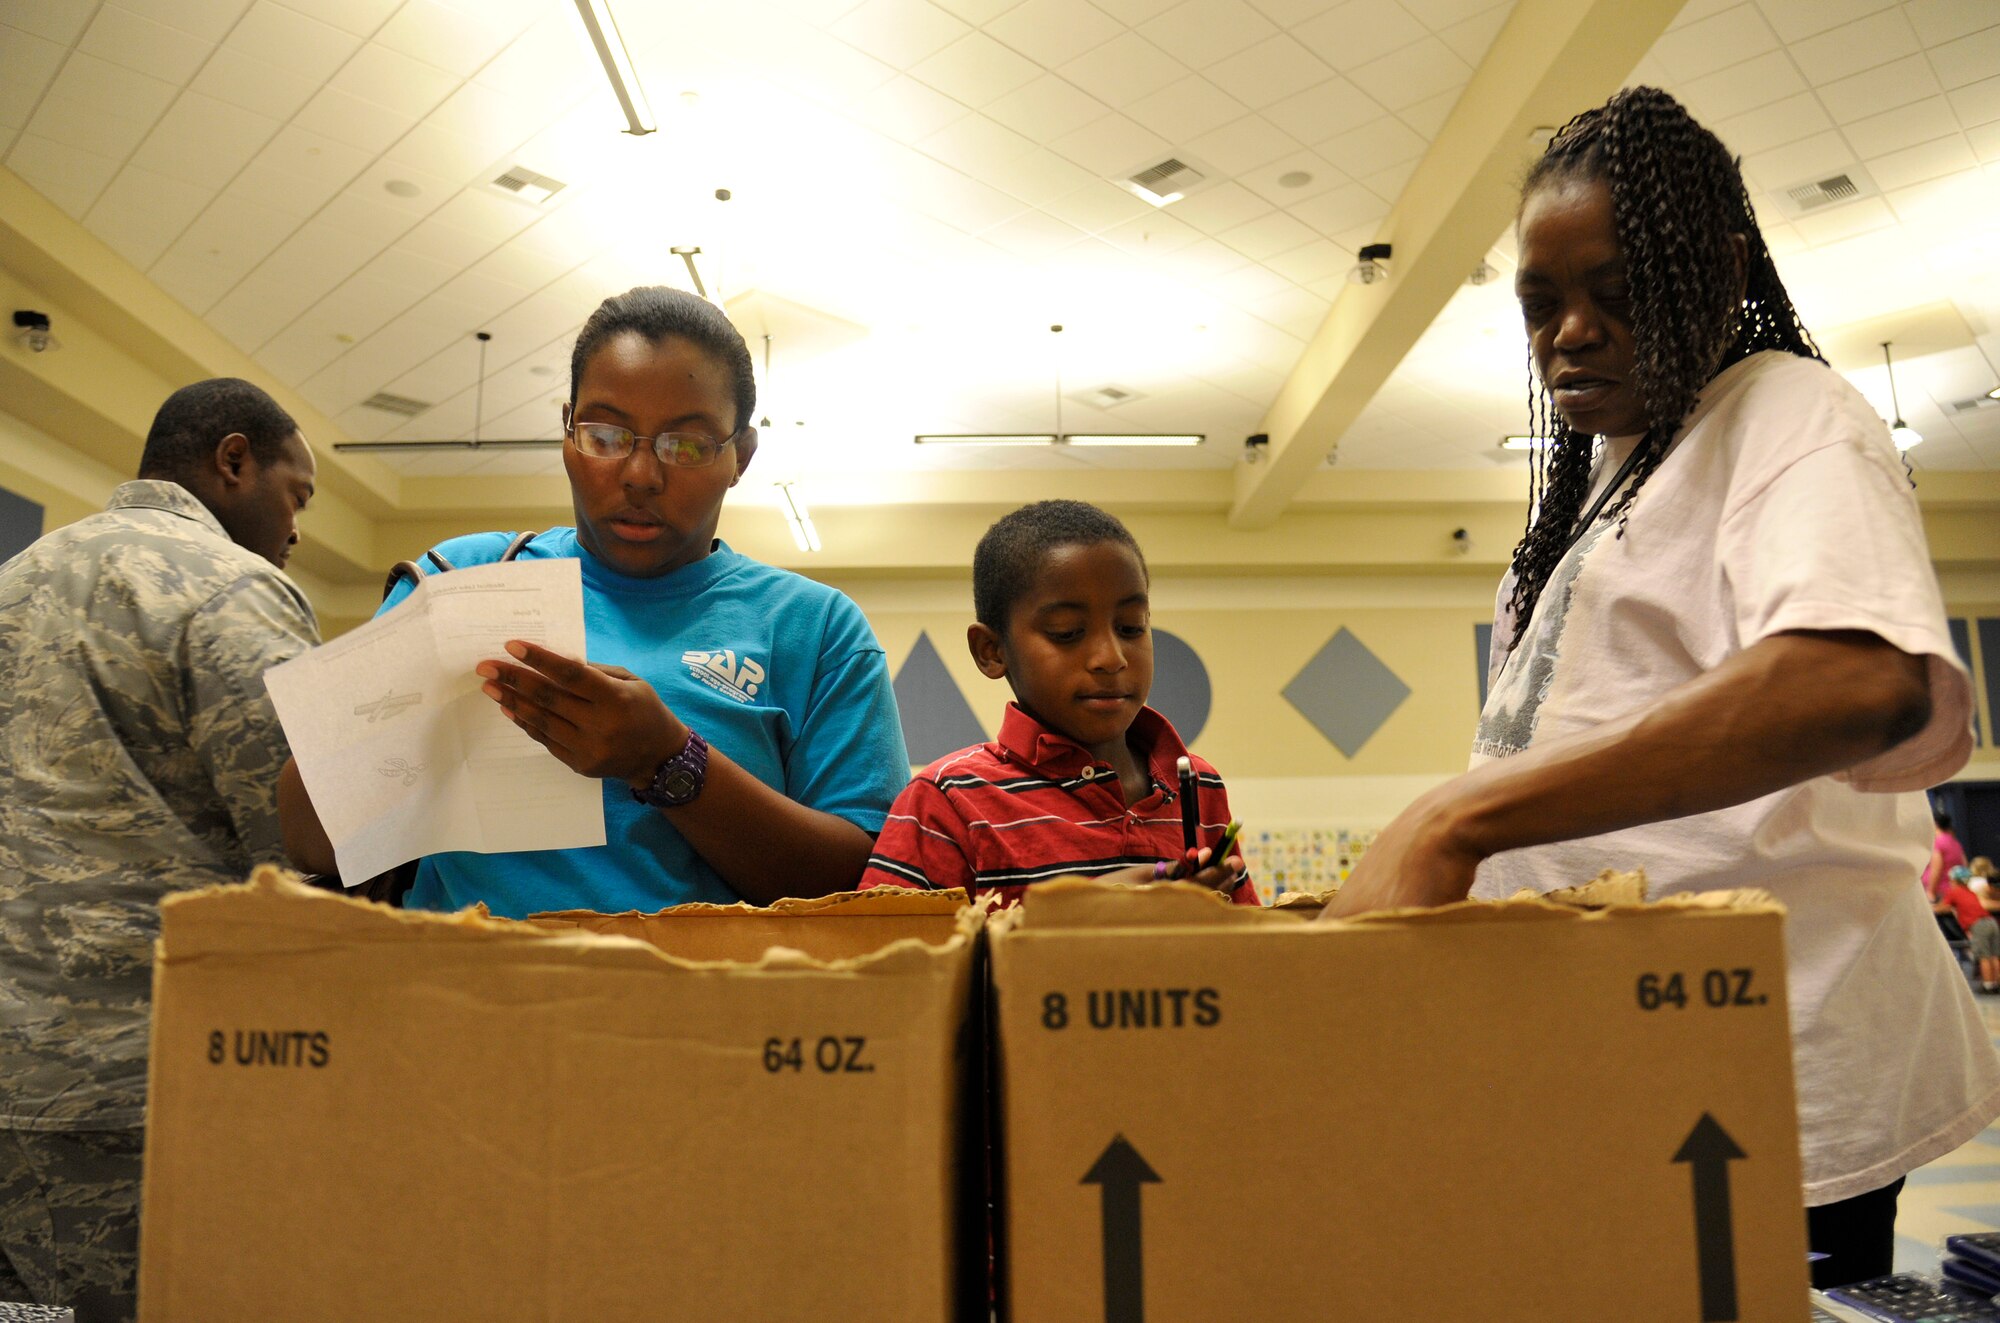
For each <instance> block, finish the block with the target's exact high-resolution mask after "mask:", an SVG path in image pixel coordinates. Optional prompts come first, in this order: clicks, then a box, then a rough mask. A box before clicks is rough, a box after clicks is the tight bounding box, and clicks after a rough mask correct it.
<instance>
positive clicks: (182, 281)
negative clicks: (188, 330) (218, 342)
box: [146, 252, 241, 316]
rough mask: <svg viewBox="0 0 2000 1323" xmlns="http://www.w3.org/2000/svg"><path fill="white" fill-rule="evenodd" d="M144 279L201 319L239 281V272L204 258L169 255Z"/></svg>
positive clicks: (178, 254)
mask: <svg viewBox="0 0 2000 1323" xmlns="http://www.w3.org/2000/svg"><path fill="white" fill-rule="evenodd" d="M146 277H147V279H149V280H151V281H152V282H153V283H154V284H155V285H158V286H159V287H160V288H161V289H163V290H165V291H166V292H167V293H168V295H170V296H171V297H173V298H175V299H178V300H179V301H180V303H181V306H183V307H185V308H186V309H187V310H188V311H190V312H192V313H194V314H195V315H196V316H200V315H201V314H202V313H205V312H207V311H208V310H209V308H210V307H212V306H214V304H215V301H216V300H217V299H219V298H221V297H222V296H223V295H224V294H227V293H228V292H229V291H230V288H231V287H232V286H234V285H235V284H236V282H237V281H238V280H239V279H241V276H240V274H239V273H238V272H236V271H234V270H232V269H231V268H229V267H226V266H223V265H221V264H220V263H216V262H211V261H208V260H206V259H204V258H199V257H190V256H187V255H185V254H182V253H178V252H170V253H168V254H167V255H166V256H165V257H162V258H161V259H160V260H159V261H157V262H155V263H153V265H152V266H151V267H150V268H149V269H148V270H147V272H146Z"/></svg>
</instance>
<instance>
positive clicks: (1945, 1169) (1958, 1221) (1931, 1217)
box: [1896, 997, 2000, 1277]
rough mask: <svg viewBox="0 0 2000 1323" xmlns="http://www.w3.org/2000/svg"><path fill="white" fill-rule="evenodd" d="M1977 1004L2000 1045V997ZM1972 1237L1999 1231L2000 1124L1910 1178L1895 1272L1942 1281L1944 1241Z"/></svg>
mask: <svg viewBox="0 0 2000 1323" xmlns="http://www.w3.org/2000/svg"><path fill="white" fill-rule="evenodd" d="M1978 1001H1979V1010H1980V1014H1982V1015H1983V1016H1985V1018H1986V1031H1987V1033H1989V1034H1991V1035H1992V1036H1993V1041H1994V1042H1995V1044H2000V997H1980V998H1979V999H1978ZM1972 1231H2000V1124H1995V1125H1993V1126H1990V1127H1988V1128H1987V1129H1986V1130H1985V1131H1983V1132H1982V1133H1980V1134H1979V1135H1976V1136H1974V1138H1973V1140H1972V1142H1971V1143H1969V1144H1967V1145H1965V1146H1964V1147H1963V1148H1961V1149H1959V1150H1958V1151H1957V1152H1954V1153H1947V1154H1945V1155H1944V1156H1943V1157H1941V1158H1939V1159H1938V1160H1937V1161H1936V1162H1933V1163H1931V1164H1930V1165H1929V1166H1927V1167H1919V1168H1918V1169H1917V1170H1915V1171H1913V1172H1911V1173H1910V1179H1909V1183H1908V1184H1906V1185H1905V1186H1904V1187H1903V1197H1902V1199H1901V1200H1900V1201H1899V1202H1898V1204H1897V1206H1896V1271H1898V1272H1920V1273H1924V1274H1926V1275H1928V1276H1931V1277H1935V1276H1937V1265H1938V1254H1939V1250H1940V1247H1941V1246H1942V1245H1943V1243H1944V1238H1945V1237H1946V1236H1956V1235H1962V1234H1964V1233H1966V1232H1972Z"/></svg>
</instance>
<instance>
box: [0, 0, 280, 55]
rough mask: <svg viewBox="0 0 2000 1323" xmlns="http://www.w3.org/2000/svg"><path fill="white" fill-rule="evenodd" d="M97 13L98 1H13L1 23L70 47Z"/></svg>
mask: <svg viewBox="0 0 2000 1323" xmlns="http://www.w3.org/2000/svg"><path fill="white" fill-rule="evenodd" d="M245 2H246V3H247V2H248V0H245ZM96 11H97V0H11V3H9V4H8V5H7V6H6V8H5V9H0V23H5V24H6V25H7V26H8V27H11V28H17V29H19V30H20V31H22V32H28V33H32V34H34V35H35V36H37V37H40V38H41V39H42V40H44V41H52V42H55V43H56V44H57V45H59V46H64V47H67V46H69V45H70V44H71V43H73V42H75V40H76V39H77V38H78V37H79V36H82V35H83V32H84V29H86V28H88V27H89V26H90V16H91V15H92V14H93V13H95V12H96Z"/></svg>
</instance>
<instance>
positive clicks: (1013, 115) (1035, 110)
mask: <svg viewBox="0 0 2000 1323" xmlns="http://www.w3.org/2000/svg"><path fill="white" fill-rule="evenodd" d="M1029 3H1033V0H1029ZM1109 112H1110V107H1109V106H1107V105H1105V104H1104V103H1103V102H1102V101H1099V100H1098V99H1097V98H1096V97H1093V96H1091V95H1090V94H1089V93H1087V92H1084V91H1082V90H1081V89H1079V88H1077V87H1075V86H1073V85H1071V84H1070V83H1067V82H1065V81H1063V80H1062V79H1060V78H1058V77H1056V76H1055V75H1054V74H1043V75H1042V76H1041V77H1040V78H1037V79H1036V80H1035V81H1034V82H1032V83H1029V84H1028V85H1027V86H1026V87H1018V88H1015V89H1014V90H1013V91H1012V92H1009V93H1008V94H1007V95H1006V96H1003V97H1001V98H1000V99H998V100H997V101H994V102H992V103H990V104H989V105H988V106H987V107H986V113H987V114H988V115H990V116H992V117H993V118H994V119H997V120H999V121H1000V122H1001V123H1002V124H1005V125H1006V126H1007V127H1008V128H1010V129H1013V130H1014V131H1015V132H1016V133H1025V134H1027V135H1028V136H1029V137H1030V138H1033V139H1034V140H1035V141H1037V142H1044V143H1045V142H1050V141H1052V140H1053V139H1055V138H1058V137H1061V136H1062V135H1063V134H1065V133H1071V132H1074V131H1075V130H1077V129H1080V128H1082V127H1083V126H1084V125H1086V124H1089V123H1090V122H1091V121H1092V120H1095V119H1099V118H1101V117H1103V116H1104V115H1106V114H1108V113H1109Z"/></svg>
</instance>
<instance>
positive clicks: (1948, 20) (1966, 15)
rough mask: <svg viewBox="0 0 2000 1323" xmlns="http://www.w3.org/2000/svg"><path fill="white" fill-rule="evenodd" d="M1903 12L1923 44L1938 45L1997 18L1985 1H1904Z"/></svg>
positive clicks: (1987, 24) (1972, 31)
mask: <svg viewBox="0 0 2000 1323" xmlns="http://www.w3.org/2000/svg"><path fill="white" fill-rule="evenodd" d="M1903 12H1904V13H1906V14H1908V15H1909V16H1910V26H1911V27H1913V28H1915V29H1916V30H1917V37H1918V39H1919V40H1920V41H1922V42H1923V43H1924V45H1926V46H1942V45H1943V44H1944V43H1946V42H1948V41H1953V40H1956V39H1957V38H1959V37H1966V36H1970V35H1971V34H1973V33H1975V32H1978V31H1980V30H1981V29H1982V28H1989V27H1992V26H1993V24H1994V23H1995V22H1996V21H2000V20H1996V19H1995V17H1994V13H1993V6H1992V5H1991V4H1989V3H1987V0H1904V3H1903Z"/></svg>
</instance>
